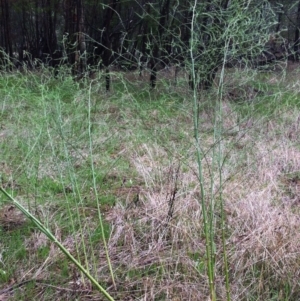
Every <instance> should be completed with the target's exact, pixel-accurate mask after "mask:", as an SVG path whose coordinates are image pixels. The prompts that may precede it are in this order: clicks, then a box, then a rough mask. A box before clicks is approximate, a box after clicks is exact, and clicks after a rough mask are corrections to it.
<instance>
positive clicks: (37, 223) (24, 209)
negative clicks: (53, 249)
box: [0, 187, 114, 301]
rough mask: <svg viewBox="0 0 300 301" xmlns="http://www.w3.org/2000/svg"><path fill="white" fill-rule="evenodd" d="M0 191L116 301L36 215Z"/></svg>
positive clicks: (0, 188)
mask: <svg viewBox="0 0 300 301" xmlns="http://www.w3.org/2000/svg"><path fill="white" fill-rule="evenodd" d="M0 191H1V192H2V193H3V194H4V195H5V196H6V197H7V198H8V199H9V200H10V201H11V203H12V204H13V205H14V206H16V207H17V208H18V209H19V210H20V211H21V212H22V213H23V214H24V215H25V216H26V217H27V218H28V219H29V220H30V221H32V222H33V224H34V225H35V226H36V227H37V228H38V229H39V230H40V231H41V232H42V233H44V234H45V235H46V236H47V237H48V238H49V239H50V240H51V241H52V242H53V243H55V244H56V245H57V247H58V248H59V249H60V250H61V251H62V252H63V253H64V254H65V255H66V257H67V258H68V259H69V260H70V261H71V262H73V263H74V264H75V265H76V267H77V268H78V269H79V270H80V271H81V272H82V273H83V274H84V275H85V276H86V277H87V278H88V279H89V280H90V281H91V282H92V284H93V285H94V286H95V287H96V288H97V289H98V290H99V291H100V292H101V293H102V294H103V295H104V296H105V297H106V299H107V300H110V301H114V299H113V297H112V296H111V295H110V294H109V293H108V292H107V291H106V290H105V289H104V288H103V287H102V286H101V285H100V284H99V283H98V282H97V280H96V279H95V278H94V277H93V276H92V275H91V274H90V273H89V272H88V271H87V270H86V269H85V268H84V267H83V266H82V265H81V264H80V262H79V261H77V260H76V259H75V257H73V256H72V254H71V253H70V252H69V251H68V250H67V249H66V248H65V247H64V246H63V245H62V244H61V243H60V242H59V241H58V240H57V238H56V237H55V236H54V235H53V234H52V233H51V231H50V230H49V229H47V228H46V227H45V226H44V225H43V224H42V223H41V222H40V221H39V220H38V219H37V218H36V217H35V216H34V215H32V214H31V213H30V212H29V211H28V210H27V209H26V208H24V207H23V206H22V205H21V204H20V203H19V202H18V201H17V200H15V199H14V198H13V197H12V196H11V195H10V194H9V193H8V192H7V191H6V190H4V189H3V188H2V187H0Z"/></svg>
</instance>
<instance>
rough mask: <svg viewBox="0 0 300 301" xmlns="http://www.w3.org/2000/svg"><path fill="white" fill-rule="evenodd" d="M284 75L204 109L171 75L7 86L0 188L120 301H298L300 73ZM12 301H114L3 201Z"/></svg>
mask: <svg viewBox="0 0 300 301" xmlns="http://www.w3.org/2000/svg"><path fill="white" fill-rule="evenodd" d="M275 67H276V69H275V70H272V71H268V70H264V71H261V70H258V69H250V68H246V67H245V68H230V69H229V68H225V69H224V70H223V69H222V70H221V71H219V73H218V74H217V75H216V78H215V79H214V85H213V87H212V88H211V89H210V90H201V91H198V92H197V94H196V95H195V94H194V93H195V90H194V91H192V90H191V89H189V88H188V81H189V74H188V72H185V71H184V70H183V69H182V70H180V72H179V73H178V74H176V77H175V68H173V67H170V68H165V69H163V70H161V71H159V72H158V79H157V85H156V88H155V89H150V87H149V76H150V75H149V73H148V71H147V70H144V71H143V73H142V74H141V75H139V72H138V71H137V72H134V71H132V72H112V73H111V79H112V84H111V91H109V92H105V74H102V73H101V72H95V73H93V78H90V77H87V78H82V79H81V80H79V81H74V79H73V77H72V75H71V74H72V73H71V70H68V69H67V67H63V68H61V70H60V71H59V73H58V75H57V76H54V75H53V73H52V72H51V70H49V69H41V70H35V71H29V70H23V71H22V72H17V71H14V72H11V73H3V74H0V186H1V187H2V188H3V190H5V191H6V192H7V193H8V194H9V195H10V196H11V197H12V198H13V199H14V200H16V202H18V203H19V204H21V205H22V206H23V207H24V208H25V209H26V210H27V211H28V212H30V213H31V214H32V215H33V216H34V217H35V218H36V219H37V220H39V221H40V222H41V223H42V224H43V225H44V226H45V227H46V228H47V229H49V230H50V231H51V233H52V234H53V235H54V236H55V238H56V239H57V240H58V241H59V242H60V243H61V244H62V245H63V246H64V248H65V249H66V251H67V252H69V253H70V254H71V255H72V256H74V258H75V259H76V260H77V261H78V262H79V263H80V264H81V265H82V267H84V268H85V269H86V270H87V271H89V273H90V274H91V275H92V276H93V277H94V278H95V279H96V280H97V282H98V283H99V284H100V285H101V286H102V287H103V288H105V289H106V291H107V292H108V293H109V295H110V296H112V298H113V300H169V301H179V300H213V298H215V300H245V301H246V300H247V301H252V300H261V301H265V300H269V301H271V300H274V301H275V300H282V301H286V300H300V284H299V272H300V256H299V250H300V219H299V211H300V145H299V136H300V105H299V92H300V81H299V72H298V68H299V67H298V65H297V64H296V63H295V64H292V63H282V64H281V65H280V66H275ZM275 67H274V68H275ZM222 71H224V73H222ZM220 82H221V85H220V84H219V83H220ZM220 87H221V88H220ZM194 97H196V102H195V101H193V98H194ZM195 104H196V107H195ZM195 112H196V113H197V116H195ZM195 123H196V126H195ZM195 136H196V137H198V141H197V143H195ZM203 218H205V219H206V220H203ZM211 280H213V281H211ZM0 287H1V288H0V300H105V296H104V295H103V294H102V293H101V292H99V291H98V290H96V289H95V288H94V286H93V285H92V282H91V281H90V280H89V279H88V278H86V277H85V276H84V274H83V273H82V272H81V271H80V270H79V269H78V268H77V267H76V265H75V264H74V262H72V261H70V260H69V259H68V257H66V256H65V255H64V253H63V252H61V250H60V249H59V247H58V246H57V244H56V242H55V241H51V240H49V239H48V238H47V237H46V235H45V233H43V232H41V231H40V229H39V228H37V227H36V225H35V224H34V222H33V220H32V219H30V218H29V219H28V218H25V216H24V215H23V214H22V213H21V212H20V211H19V209H18V208H17V207H16V206H15V204H14V203H13V202H12V201H11V200H10V199H9V198H7V196H6V195H5V194H3V193H1V194H0ZM212 292H213V293H212ZM214 294H215V296H214Z"/></svg>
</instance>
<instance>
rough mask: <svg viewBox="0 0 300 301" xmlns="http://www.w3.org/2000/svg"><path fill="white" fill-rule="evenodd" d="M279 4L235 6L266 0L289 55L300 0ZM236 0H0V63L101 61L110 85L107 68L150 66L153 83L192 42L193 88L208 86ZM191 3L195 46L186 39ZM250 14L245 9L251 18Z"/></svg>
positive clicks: (82, 67)
mask: <svg viewBox="0 0 300 301" xmlns="http://www.w3.org/2000/svg"><path fill="white" fill-rule="evenodd" d="M281 2H282V5H281V6H280V1H267V0H262V1H258V0H252V1H243V0H242V1H240V3H241V4H240V7H241V8H242V7H243V5H244V8H245V9H249V7H250V6H249V5H248V4H249V3H252V5H253V7H255V6H257V5H258V6H259V5H261V3H267V4H269V6H268V9H274V10H275V11H276V14H277V16H276V19H277V20H278V22H277V24H275V23H274V32H277V33H278V34H280V29H281V28H284V27H286V26H288V28H289V31H288V37H285V36H284V38H285V39H286V42H285V44H286V45H288V43H289V42H292V44H293V47H292V48H293V49H292V50H293V53H298V52H299V27H300V23H299V22H300V21H299V20H300V2H297V3H296V4H297V5H295V2H294V1H291V0H290V1H281ZM233 3H235V1H234V0H232V1H229V0H205V1H196V2H195V1H190V0H180V1H179V0H158V1H155V0H149V1H146V0H102V1H99V0H0V27H1V28H0V49H2V51H1V54H0V59H1V64H2V66H4V65H6V66H7V62H6V61H5V60H6V59H9V60H10V61H11V62H13V64H14V66H15V67H19V66H22V65H23V64H26V65H27V67H29V68H35V67H37V66H38V65H40V64H44V65H47V66H50V67H57V66H58V65H60V64H69V65H70V66H72V72H73V75H74V76H76V77H78V76H82V75H83V74H84V73H85V72H86V71H88V69H89V68H96V67H97V68H98V67H100V68H102V69H104V70H105V74H106V89H107V90H109V89H110V71H109V70H110V67H111V66H114V67H117V68H119V69H120V70H134V69H138V68H139V69H140V70H141V69H142V68H143V67H147V68H149V71H150V86H151V87H152V88H155V87H156V82H157V72H158V71H159V70H160V69H161V68H164V67H165V66H168V65H174V66H176V68H177V69H176V70H178V69H179V68H181V67H182V66H185V67H186V68H189V67H190V64H191V58H190V53H189V50H190V47H197V51H196V57H197V62H196V66H195V67H196V69H197V74H198V75H197V78H194V79H192V78H191V80H190V86H191V87H192V88H195V87H196V86H197V87H199V88H202V89H208V88H210V87H211V86H212V83H213V80H214V78H215V76H216V73H217V70H218V68H219V66H220V64H221V63H222V60H223V55H224V53H223V52H222V49H223V47H224V45H225V44H224V43H225V40H226V39H225V38H224V29H225V28H226V26H228V22H229V21H230V20H231V19H232V17H233V16H234V14H235V10H236V8H233ZM194 4H196V8H197V16H196V22H197V24H196V27H195V29H194V30H196V36H197V40H198V41H197V43H196V44H195V45H196V46H192V45H191V44H190V41H191V36H192V32H191V23H192V20H193V18H195V14H194V13H195V12H193V11H192V9H191V8H192V7H193V5H194ZM247 5H248V6H247ZM251 14H252V10H251V9H249V19H251ZM253 17H257V16H253ZM243 30H244V33H245V32H246V29H243ZM255 30H258V31H259V28H255ZM249 31H251V29H249ZM193 34H195V33H193ZM264 34H265V33H264ZM250 36H251V35H250ZM252 43H254V44H255V43H256V41H255V40H253V41H252ZM243 47H244V46H243ZM245 47H246V46H245ZM245 47H244V48H245ZM249 47H250V46H249ZM290 48H291V47H290ZM290 48H289V49H290ZM240 52H241V54H240V57H242V56H244V57H246V56H248V57H249V55H248V54H247V55H246V54H245V53H247V51H245V50H244V49H243V51H240ZM252 57H253V55H252ZM5 58H6V59H5Z"/></svg>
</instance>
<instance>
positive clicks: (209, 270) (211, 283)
mask: <svg viewBox="0 0 300 301" xmlns="http://www.w3.org/2000/svg"><path fill="white" fill-rule="evenodd" d="M197 3H198V1H197V0H195V1H194V4H193V6H192V20H191V39H190V47H189V50H190V59H191V79H192V82H193V87H194V89H193V121H194V139H195V146H196V156H197V157H196V160H197V164H198V177H199V183H200V190H201V191H200V192H201V200H200V203H201V209H202V215H203V226H204V235H205V247H206V256H207V275H208V281H209V291H210V298H211V301H216V291H215V277H214V260H213V258H212V256H211V255H212V241H211V229H210V223H209V220H208V217H207V208H206V204H205V199H206V196H205V189H204V182H203V180H204V179H203V171H202V155H201V148H200V137H199V114H198V92H197V78H196V67H195V54H194V47H195V36H194V26H195V17H196V14H197V11H196V6H197Z"/></svg>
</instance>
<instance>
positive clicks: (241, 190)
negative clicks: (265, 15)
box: [107, 103, 300, 300]
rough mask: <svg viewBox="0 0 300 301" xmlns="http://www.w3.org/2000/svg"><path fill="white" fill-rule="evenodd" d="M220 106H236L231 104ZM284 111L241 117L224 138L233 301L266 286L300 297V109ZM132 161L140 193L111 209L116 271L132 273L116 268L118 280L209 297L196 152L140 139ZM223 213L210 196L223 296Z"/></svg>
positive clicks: (155, 295) (167, 293)
mask: <svg viewBox="0 0 300 301" xmlns="http://www.w3.org/2000/svg"><path fill="white" fill-rule="evenodd" d="M224 108H225V110H228V112H229V113H232V114H234V112H230V108H229V107H228V104H227V103H224ZM286 114H287V116H286V117H287V118H286V121H285V122H284V123H276V122H275V121H273V120H271V121H268V122H265V121H264V120H261V121H260V120H254V119H252V120H251V122H248V123H247V122H246V123H245V122H244V123H245V125H244V126H241V125H240V126H239V127H238V131H237V133H236V134H235V135H228V136H226V135H225V138H224V139H223V140H222V144H223V146H224V149H225V150H226V151H225V152H224V154H226V155H227V156H226V161H225V163H224V165H223V170H222V173H223V177H224V180H226V181H224V183H223V185H222V188H223V199H224V204H225V212H226V226H227V236H228V238H227V246H226V247H227V255H228V258H229V267H230V270H229V274H230V286H231V296H232V300H250V299H251V296H256V299H255V300H271V299H270V298H271V296H272V293H273V294H274V296H276V295H275V294H278V295H277V299H276V300H296V299H293V298H298V297H299V296H300V287H299V283H298V279H299V273H300V261H299V258H300V251H299V250H300V219H299V216H298V215H299V209H300V207H299V208H298V206H299V201H298V200H299V199H300V194H299V193H300V192H299V191H300V180H299V181H298V178H297V179H296V180H295V179H294V180H293V179H290V178H287V177H288V175H289V174H293V173H297V172H300V150H299V149H298V146H297V145H296V144H295V140H296V138H295V137H297V134H298V128H299V127H298V118H297V116H296V115H297V114H298V113H295V114H294V115H293V114H292V112H288V113H286ZM226 116H227V117H228V116H229V117H228V118H226V117H225V119H224V122H225V124H226V123H227V125H226V128H227V129H228V130H229V129H231V128H234V127H235V126H236V121H235V120H234V119H233V118H232V115H231V116H230V114H227V115H226ZM283 119H285V118H284V117H283ZM291 130H292V131H291ZM204 144H205V146H206V151H207V153H206V160H203V167H204V176H205V185H206V186H205V190H206V191H207V192H208V191H210V189H211V186H210V183H211V177H213V178H214V183H215V188H214V190H213V191H214V193H216V192H217V190H218V188H219V184H218V183H217V178H218V175H217V174H213V175H212V174H211V172H212V171H211V170H210V172H209V168H211V162H212V159H211V155H212V152H211V151H209V150H210V148H211V146H212V145H213V141H212V140H211V139H210V138H209V137H208V138H207V139H206V141H205V143H204ZM132 164H133V165H134V166H135V169H136V171H137V172H138V173H139V175H140V176H141V178H142V179H143V181H144V183H145V187H143V188H142V189H140V190H139V191H138V193H137V195H138V200H136V201H134V199H133V197H131V198H129V200H127V204H117V205H116V206H115V207H114V208H113V209H112V210H111V211H110V212H109V214H108V216H107V220H108V221H109V222H110V223H111V224H112V225H113V231H112V235H111V238H110V240H109V249H110V254H111V256H112V258H113V259H114V264H115V265H116V266H118V268H117V270H118V271H119V273H121V274H122V273H125V274H126V273H128V275H130V276H125V275H124V274H122V276H123V277H125V279H126V277H128V280H129V279H130V281H128V282H125V283H122V284H120V285H122V286H126V287H127V293H128V294H129V295H132V296H135V298H138V299H139V300H158V299H159V298H161V299H162V300H207V296H208V287H207V285H208V284H207V279H206V276H205V273H204V271H205V264H206V263H205V239H204V235H203V220H202V215H201V206H200V205H199V200H200V193H199V191H200V188H199V181H198V179H197V176H196V173H195V171H196V170H197V166H196V165H195V161H194V158H193V156H191V157H187V158H185V159H182V161H178V160H177V161H172V160H171V159H170V158H169V156H168V154H167V153H166V152H165V151H164V149H163V148H161V147H159V146H158V145H149V144H143V145H141V146H140V147H139V149H138V150H137V151H136V153H135V154H134V155H132ZM283 179H286V180H283ZM287 185H290V186H291V185H292V186H293V187H292V188H291V187H290V188H288V187H287ZM298 185H299V187H298ZM291 189H292V190H293V193H292V194H291ZM207 201H209V194H208V200H207ZM219 214H220V212H219V206H218V203H216V207H215V212H214V216H215V223H216V226H215V231H216V237H215V243H216V286H217V293H218V300H225V296H226V295H225V293H226V291H225V284H224V276H223V275H224V273H223V272H224V264H223V258H222V253H223V251H222V246H221V239H220V229H219V228H218V224H219V222H220V221H219V219H220V218H219ZM148 267H149V268H150V267H151V269H150V270H151V271H150V272H149V270H147V268H148ZM125 271H126V272H125ZM287 283H288V284H289V289H288V290H287V288H286V287H287ZM121 290H122V289H121ZM286 290H287V291H288V292H287V291H286ZM162 292H164V293H162ZM125 295H126V293H125ZM175 296H176V298H177V299H176V298H175ZM274 298H275V297H274ZM284 298H287V299H284ZM272 300H273V299H272ZM274 300H275V299H274Z"/></svg>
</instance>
